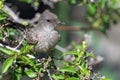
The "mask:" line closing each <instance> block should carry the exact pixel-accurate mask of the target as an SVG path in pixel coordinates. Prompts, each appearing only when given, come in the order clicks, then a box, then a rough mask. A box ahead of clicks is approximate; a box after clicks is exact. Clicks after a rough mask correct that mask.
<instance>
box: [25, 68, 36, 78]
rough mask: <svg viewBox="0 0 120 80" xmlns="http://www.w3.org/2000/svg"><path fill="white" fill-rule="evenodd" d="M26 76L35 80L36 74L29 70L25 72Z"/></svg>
mask: <svg viewBox="0 0 120 80" xmlns="http://www.w3.org/2000/svg"><path fill="white" fill-rule="evenodd" d="M25 73H26V75H27V76H28V77H30V78H36V77H37V73H36V72H35V71H33V70H31V69H29V70H26V71H25Z"/></svg>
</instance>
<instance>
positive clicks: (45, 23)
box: [26, 10, 60, 52]
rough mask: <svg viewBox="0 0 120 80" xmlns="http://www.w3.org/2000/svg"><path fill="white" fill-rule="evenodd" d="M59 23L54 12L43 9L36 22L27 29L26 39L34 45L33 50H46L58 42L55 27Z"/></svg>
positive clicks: (58, 36)
mask: <svg viewBox="0 0 120 80" xmlns="http://www.w3.org/2000/svg"><path fill="white" fill-rule="evenodd" d="M59 23H60V21H59V19H58V17H57V16H56V15H55V14H54V13H52V12H50V11H48V10H45V11H44V12H43V13H42V14H41V17H40V20H39V21H38V23H37V24H36V25H35V26H34V27H32V28H29V29H28V30H27V32H26V40H27V41H28V43H30V44H33V45H35V47H34V50H35V52H47V51H49V50H51V49H53V47H54V46H55V45H56V44H57V43H58V41H59V40H60V34H59V33H58V32H57V31H56V30H55V27H56V26H57V24H59Z"/></svg>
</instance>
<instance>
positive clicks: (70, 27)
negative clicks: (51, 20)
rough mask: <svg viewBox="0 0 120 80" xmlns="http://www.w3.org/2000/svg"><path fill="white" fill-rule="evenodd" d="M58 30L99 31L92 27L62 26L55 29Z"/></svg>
mask: <svg viewBox="0 0 120 80" xmlns="http://www.w3.org/2000/svg"><path fill="white" fill-rule="evenodd" d="M55 29H56V30H63V31H89V30H97V29H94V28H92V27H86V28H83V27H80V26H79V27H75V26H60V25H58V26H57V27H55Z"/></svg>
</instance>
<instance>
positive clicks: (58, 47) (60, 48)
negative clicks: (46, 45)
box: [55, 45, 68, 52]
mask: <svg viewBox="0 0 120 80" xmlns="http://www.w3.org/2000/svg"><path fill="white" fill-rule="evenodd" d="M55 48H56V49H57V50H59V51H61V52H67V51H68V50H67V49H65V48H63V47H61V46H59V45H56V46H55Z"/></svg>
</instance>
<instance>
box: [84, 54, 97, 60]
mask: <svg viewBox="0 0 120 80" xmlns="http://www.w3.org/2000/svg"><path fill="white" fill-rule="evenodd" d="M86 56H87V57H91V58H94V59H95V58H96V57H95V55H94V54H92V53H89V52H86Z"/></svg>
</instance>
